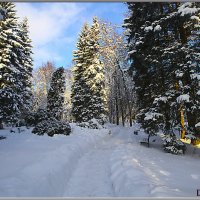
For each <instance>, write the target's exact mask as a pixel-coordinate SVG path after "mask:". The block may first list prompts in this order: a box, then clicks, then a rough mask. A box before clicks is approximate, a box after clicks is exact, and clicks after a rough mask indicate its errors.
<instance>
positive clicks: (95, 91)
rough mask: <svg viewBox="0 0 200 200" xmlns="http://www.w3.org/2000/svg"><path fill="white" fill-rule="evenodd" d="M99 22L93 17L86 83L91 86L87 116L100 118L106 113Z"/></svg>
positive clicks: (85, 74)
mask: <svg viewBox="0 0 200 200" xmlns="http://www.w3.org/2000/svg"><path fill="white" fill-rule="evenodd" d="M99 34H100V31H99V22H98V19H97V18H96V17H94V18H93V24H92V26H91V29H90V35H89V38H88V39H89V41H88V42H89V48H88V51H87V52H86V59H87V60H86V66H87V68H86V70H85V71H84V74H83V75H84V77H85V79H86V84H87V86H88V87H89V89H90V90H89V93H87V96H88V100H89V101H88V102H87V105H88V107H87V118H88V119H92V118H97V119H98V118H100V117H101V115H102V114H103V113H104V108H103V107H104V102H103V97H104V66H103V64H102V63H101V61H100V53H99V48H100V46H99V39H100V35H99Z"/></svg>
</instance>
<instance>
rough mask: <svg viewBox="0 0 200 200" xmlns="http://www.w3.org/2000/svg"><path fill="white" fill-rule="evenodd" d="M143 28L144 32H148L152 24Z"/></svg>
mask: <svg viewBox="0 0 200 200" xmlns="http://www.w3.org/2000/svg"><path fill="white" fill-rule="evenodd" d="M144 30H145V31H146V32H149V31H152V30H153V27H152V26H147V27H145V28H144Z"/></svg>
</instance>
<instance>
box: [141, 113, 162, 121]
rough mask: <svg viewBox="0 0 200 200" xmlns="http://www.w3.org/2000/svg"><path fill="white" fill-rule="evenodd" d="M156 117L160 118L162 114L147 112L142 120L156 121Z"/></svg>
mask: <svg viewBox="0 0 200 200" xmlns="http://www.w3.org/2000/svg"><path fill="white" fill-rule="evenodd" d="M156 117H162V114H160V113H156V112H148V113H145V118H144V120H146V121H147V120H156Z"/></svg>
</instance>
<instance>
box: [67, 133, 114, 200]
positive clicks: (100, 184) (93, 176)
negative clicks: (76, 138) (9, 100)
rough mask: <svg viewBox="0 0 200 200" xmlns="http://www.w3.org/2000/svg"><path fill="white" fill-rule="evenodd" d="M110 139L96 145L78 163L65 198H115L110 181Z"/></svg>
mask: <svg viewBox="0 0 200 200" xmlns="http://www.w3.org/2000/svg"><path fill="white" fill-rule="evenodd" d="M109 139H110V137H109V136H107V137H105V138H104V139H103V141H101V142H100V143H99V144H97V145H95V146H94V148H93V149H91V150H90V151H89V152H88V153H86V154H85V155H84V156H83V157H82V158H81V159H80V160H79V162H78V163H77V167H76V168H75V169H74V172H73V174H72V176H71V178H70V180H69V182H68V184H67V189H66V191H65V193H64V196H65V197H110V196H114V194H113V188H112V182H111V180H110V166H109V162H110V156H111V153H112V148H110V140H109Z"/></svg>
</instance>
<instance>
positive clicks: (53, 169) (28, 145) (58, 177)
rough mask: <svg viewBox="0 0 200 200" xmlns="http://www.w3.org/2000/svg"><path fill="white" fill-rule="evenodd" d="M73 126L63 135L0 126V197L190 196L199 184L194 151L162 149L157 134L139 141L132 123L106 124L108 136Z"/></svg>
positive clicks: (199, 178)
mask: <svg viewBox="0 0 200 200" xmlns="http://www.w3.org/2000/svg"><path fill="white" fill-rule="evenodd" d="M72 127H73V133H72V134H71V135H70V136H67V137H66V136H63V135H56V136H55V137H48V136H46V135H45V136H37V135H34V134H31V130H26V131H24V132H22V133H21V134H17V133H9V130H3V131H0V135H3V136H6V137H7V138H6V139H5V140H1V143H0V161H1V165H0V197H28V196H29V197H195V196H196V192H197V189H200V185H199V183H200V174H199V166H200V159H199V157H200V156H199V155H198V154H197V153H196V154H195V155H193V154H191V152H188V151H187V152H186V155H182V156H180V155H179V156H177V155H172V154H167V153H164V152H163V150H162V148H161V146H160V142H159V138H156V142H154V143H153V142H151V146H150V148H147V147H145V146H142V145H140V144H139V140H140V139H141V138H142V137H146V135H145V134H144V133H143V131H142V130H140V132H139V133H138V135H134V134H133V132H134V130H137V129H138V125H137V124H134V126H133V127H131V128H130V127H121V126H116V125H110V124H108V125H107V129H109V130H111V132H112V134H111V135H109V134H108V130H107V129H100V130H94V129H87V128H80V127H78V126H76V125H75V124H72ZM152 139H153V138H152ZM154 139H155V138H154Z"/></svg>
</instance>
